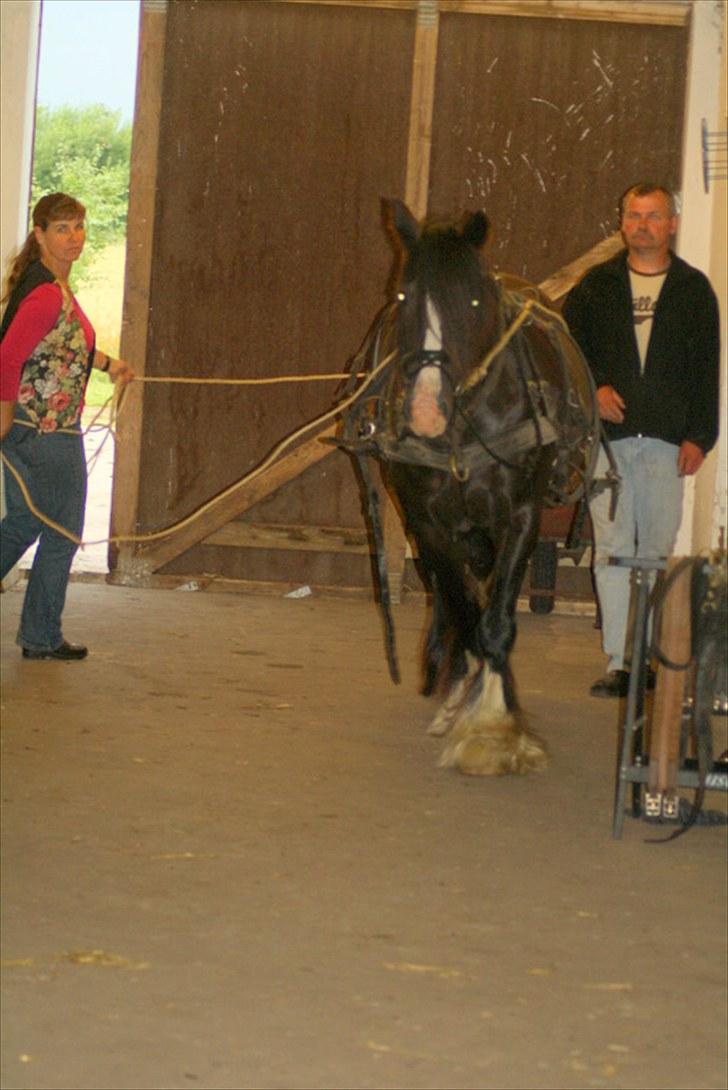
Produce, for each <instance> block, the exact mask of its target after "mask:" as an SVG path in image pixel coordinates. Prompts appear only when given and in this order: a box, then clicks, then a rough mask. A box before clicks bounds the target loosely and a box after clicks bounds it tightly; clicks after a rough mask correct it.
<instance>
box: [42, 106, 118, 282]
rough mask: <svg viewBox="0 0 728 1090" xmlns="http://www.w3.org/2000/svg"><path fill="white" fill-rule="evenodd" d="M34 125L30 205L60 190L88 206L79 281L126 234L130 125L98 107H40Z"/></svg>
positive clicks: (113, 113) (77, 272)
mask: <svg viewBox="0 0 728 1090" xmlns="http://www.w3.org/2000/svg"><path fill="white" fill-rule="evenodd" d="M35 126H36V127H35V146H34V153H33V204H35V202H36V201H37V200H38V199H39V197H42V196H43V194H44V193H52V192H55V191H56V190H61V191H63V192H64V193H70V194H72V195H73V196H74V197H77V198H78V200H80V201H81V202H82V203H83V204H85V206H86V217H87V226H88V234H87V240H86V248H85V250H84V254H83V256H82V257H81V258H80V260H79V261H78V263H77V265H76V266H75V273H76V279H78V280H82V279H83V277H84V272H86V273H87V266H88V263H89V262H90V260H91V258H92V257H93V254H94V253H95V252H96V251H98V250H100V249H103V247H105V246H107V245H108V244H109V243H110V242H115V241H117V240H119V239H122V238H123V237H124V235H125V233H126V215H127V207H128V203H129V162H130V157H131V125H130V124H129V123H122V121H121V114H120V113H119V112H118V111H115V110H111V109H109V108H108V107H107V106H102V105H101V104H97V105H93V106H85V107H74V106H61V107H59V108H58V109H55V110H52V109H49V108H48V107H47V106H39V107H38V110H37V111H36V119H35Z"/></svg>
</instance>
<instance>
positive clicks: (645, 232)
mask: <svg viewBox="0 0 728 1090" xmlns="http://www.w3.org/2000/svg"><path fill="white" fill-rule="evenodd" d="M676 231H677V216H671V215H670V204H669V202H668V199H667V197H666V196H665V194H664V193H659V192H656V193H648V194H647V196H646V197H636V196H634V195H632V196H630V197H628V198H627V201H626V203H625V206H624V213H623V215H622V238H623V239H624V241H625V243H626V245H627V249H628V250H630V251H631V252H634V253H636V254H645V255H651V256H656V255H659V254H664V255H667V251H668V249H669V248H670V240H671V239H672V237H673V236H674V234H675V232H676Z"/></svg>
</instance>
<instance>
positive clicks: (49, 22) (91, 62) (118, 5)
mask: <svg viewBox="0 0 728 1090" xmlns="http://www.w3.org/2000/svg"><path fill="white" fill-rule="evenodd" d="M40 33H41V37H40V64H39V69H38V105H40V106H49V107H51V108H53V109H55V108H57V107H58V106H88V105H91V104H92V103H97V102H100V103H102V104H103V105H104V106H109V107H110V108H111V109H112V110H119V111H120V112H121V115H122V120H124V121H131V120H132V118H133V115H134V89H135V84H136V65H137V46H138V41H139V0H42V6H41V32H40Z"/></svg>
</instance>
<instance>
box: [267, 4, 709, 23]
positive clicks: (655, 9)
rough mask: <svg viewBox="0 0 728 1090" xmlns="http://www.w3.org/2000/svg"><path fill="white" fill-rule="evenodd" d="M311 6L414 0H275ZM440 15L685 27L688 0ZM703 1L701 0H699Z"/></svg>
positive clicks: (449, 10) (463, 9) (458, 9)
mask: <svg viewBox="0 0 728 1090" xmlns="http://www.w3.org/2000/svg"><path fill="white" fill-rule="evenodd" d="M279 2H280V3H284V4H307V5H308V6H313V7H363V6H366V7H369V8H385V9H389V10H392V11H398V10H399V11H412V10H413V9H414V8H417V6H418V0H279ZM435 2H436V3H437V7H438V10H439V11H440V13H442V14H443V15H449V14H455V15H510V16H515V17H517V18H522V19H579V20H585V19H586V20H590V21H591V22H602V23H637V24H642V25H647V26H687V24H688V22H689V20H690V7H691V2H692V0H435ZM700 2H705V0H700Z"/></svg>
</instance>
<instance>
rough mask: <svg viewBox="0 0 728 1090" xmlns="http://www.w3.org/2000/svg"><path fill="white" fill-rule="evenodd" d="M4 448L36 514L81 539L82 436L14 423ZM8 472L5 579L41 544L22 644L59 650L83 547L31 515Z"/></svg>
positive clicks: (0, 563) (1, 551)
mask: <svg viewBox="0 0 728 1090" xmlns="http://www.w3.org/2000/svg"><path fill="white" fill-rule="evenodd" d="M2 450H3V454H4V455H5V457H6V458H7V460H8V461H9V462H11V463H12V465H13V466H14V468H15V469H16V470H17V472H18V473H19V474H20V477H21V478H22V480H23V482H24V484H25V486H26V488H27V490H28V493H29V495H30V498H31V500H32V501H33V505H34V506H35V507H36V508H37V510H38V511H39V512H41V513H42V514H43V515H45V516H47V517H48V518H50V519H51V520H52V521H53V522H56V523H57V524H58V525H59V526H63V527H64V529H66V530H68V531H69V532H70V533H72V534H74V535H75V536H76V537H78V538H80V537H81V534H82V531H83V520H84V513H85V509H86V480H87V474H86V457H85V453H84V447H83V436H82V434H81V432H80V431H79V432H78V433H75V434H68V433H56V434H41V433H40V432H39V431H37V430H36V429H35V428H29V427H23V426H22V425H21V424H14V425H13V427H12V428H11V429H10V431H9V432H8V434H7V436H6V437H5V439H4V440H3V447H2ZM3 469H4V472H5V500H6V507H7V514H6V516H5V518H4V519H3V520H2V522H0V578H4V577H5V576H6V575H7V573H8V572H9V571H10V569H11V568H12V567H13V565H14V564H16V563H17V561H18V560H20V558H21V556H22V555H23V553H24V552H25V551H26V550H27V549H29V548H30V546H31V545H32V544H33V543H34V542H35V541H36V540H38V548H37V550H36V554H35V558H34V560H33V566H32V568H31V570H30V577H29V579H28V586H27V588H26V591H25V599H24V601H23V611H22V614H21V617H20V627H19V629H18V635H17V643H18V644H20V646H21V647H25V648H28V650H30V651H54V650H55V649H56V648H57V647H60V645H61V644H62V643H63V633H62V630H61V614H62V613H63V607H64V605H65V602H66V590H67V587H68V579H69V576H70V574H71V564H72V563H73V558H74V556H75V554H76V550H77V548H78V546H77V545H76V543H75V542H73V541H71V540H69V538H67V537H64V536H63V534H59V533H58V532H57V531H56V530H53V529H51V527H49V526H46V524H45V523H43V522H41V521H40V519H38V518H36V516H35V515H33V514H32V512H31V511H30V509H29V508H28V505H27V504H26V502H25V499H24V497H23V494H22V492H21V489H20V486H19V485H18V483H17V481H16V480H15V477H14V476H13V474H12V473H11V472H10V470H9V469H8V468H7V466H4V467H3Z"/></svg>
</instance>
